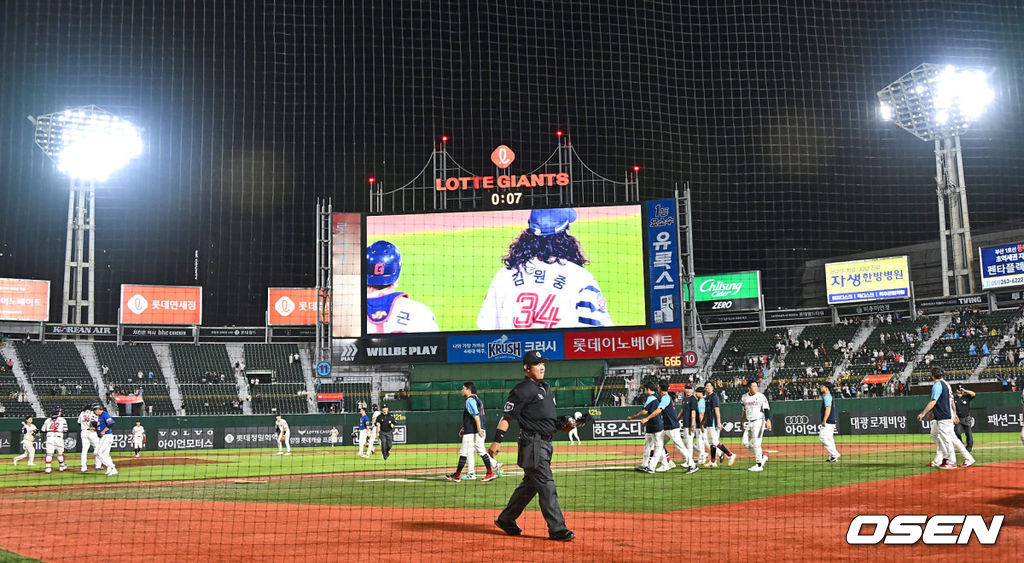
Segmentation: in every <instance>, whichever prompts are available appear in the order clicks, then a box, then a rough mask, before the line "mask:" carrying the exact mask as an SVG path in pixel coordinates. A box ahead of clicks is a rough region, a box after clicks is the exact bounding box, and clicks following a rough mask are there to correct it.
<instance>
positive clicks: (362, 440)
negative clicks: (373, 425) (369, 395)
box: [357, 408, 370, 457]
mask: <svg viewBox="0 0 1024 563" xmlns="http://www.w3.org/2000/svg"><path fill="white" fill-rule="evenodd" d="M369 435H370V416H369V415H368V414H366V409H365V408H360V409H359V436H358V438H357V440H359V451H358V452H357V455H359V457H370V454H368V453H363V447H364V446H366V439H367V438H368V437H369Z"/></svg>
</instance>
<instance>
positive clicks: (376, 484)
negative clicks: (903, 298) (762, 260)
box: [0, 433, 1024, 513]
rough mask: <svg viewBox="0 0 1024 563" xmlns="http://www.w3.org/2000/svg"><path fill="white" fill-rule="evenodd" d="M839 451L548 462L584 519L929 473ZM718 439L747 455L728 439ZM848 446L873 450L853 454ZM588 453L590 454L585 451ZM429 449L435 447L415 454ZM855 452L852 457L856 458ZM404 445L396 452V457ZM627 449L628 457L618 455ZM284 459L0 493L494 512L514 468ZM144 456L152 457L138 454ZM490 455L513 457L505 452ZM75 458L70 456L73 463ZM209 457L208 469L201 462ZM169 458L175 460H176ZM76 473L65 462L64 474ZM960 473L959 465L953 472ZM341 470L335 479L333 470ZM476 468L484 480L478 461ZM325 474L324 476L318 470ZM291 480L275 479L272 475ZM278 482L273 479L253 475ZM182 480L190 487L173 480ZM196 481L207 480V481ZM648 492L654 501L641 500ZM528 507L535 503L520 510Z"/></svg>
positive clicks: (914, 465) (907, 450)
mask: <svg viewBox="0 0 1024 563" xmlns="http://www.w3.org/2000/svg"><path fill="white" fill-rule="evenodd" d="M837 441H838V443H839V449H840V451H841V452H842V451H843V449H844V446H845V447H846V449H847V451H848V452H850V453H847V454H844V456H843V458H842V460H841V461H840V463H837V464H827V463H824V462H823V461H822V460H823V458H824V451H823V450H822V449H821V447H820V445H819V444H818V443H817V440H816V439H815V438H814V437H809V438H786V439H778V440H772V439H769V440H766V442H765V449H766V451H767V452H768V454H769V456H774V455H776V454H775V452H779V451H781V452H783V454H782V455H780V456H779V457H777V458H776V459H770V461H769V463H768V468H767V469H766V471H764V472H762V473H751V472H748V471H746V469H747V467H748V466H749V465H750V458H749V456H747V457H741V458H740V459H739V460H738V461H737V463H736V464H735V465H734V466H732V467H726V466H724V464H723V466H722V467H719V468H716V469H702V470H700V471H699V472H697V473H696V474H693V475H686V474H684V473H683V472H682V471H681V470H679V469H678V468H677V469H675V470H672V471H670V472H667V473H659V474H654V475H646V474H640V473H636V472H634V471H632V466H633V465H635V464H636V462H637V459H636V455H635V453H634V452H635V451H636V447H635V446H637V445H638V442H636V441H631V442H589V443H588V444H587V445H585V446H582V447H570V446H568V445H566V444H564V443H561V444H556V448H555V452H556V453H555V456H554V459H553V462H554V463H556V464H559V463H566V464H567V465H563V466H556V468H555V479H556V482H557V484H558V489H559V496H560V498H561V502H562V505H563V507H564V508H566V509H568V510H573V511H585V512H587V511H593V512H638V513H642V512H655V511H657V512H662V511H664V508H665V507H666V506H671V507H673V508H674V509H684V508H693V507H701V506H710V505H716V504H726V503H731V502H740V501H745V500H752V499H758V498H765V497H770V496H777V495H784V494H791V493H798V492H803V491H808V490H815V489H822V488H827V487H833V486H839V485H846V484H851V483H858V482H864V481H875V480H881V479H891V478H897V477H905V476H909V475H917V474H921V473H930V472H934V471H936V470H934V469H931V468H927V467H925V463H926V462H927V461H929V460H930V459H931V455H932V452H933V450H932V449H931V447H930V445H931V442H930V440H929V438H928V436H926V435H892V436H853V437H851V436H842V437H839V439H838V440H837ZM726 444H727V445H728V446H729V447H730V448H732V449H733V450H734V451H737V452H740V455H741V456H742V455H745V454H746V452H745V451H744V450H743V449H742V447H741V446H740V445H739V444H738V443H736V441H735V440H727V441H726ZM858 444H876V445H878V446H876V447H870V448H866V449H865V448H864V447H863V446H858ZM588 446H589V447H588ZM431 447H438V448H443V449H444V451H443V452H433V451H415V450H417V449H419V450H423V449H427V448H431ZM857 448H860V451H855V450H856V449H857ZM403 450H405V451H403ZM626 450H629V451H626ZM294 451H295V455H292V456H276V455H273V452H272V451H268V450H231V451H226V450H220V451H217V452H206V453H203V452H172V453H169V454H166V456H165V454H163V453H154V452H149V453H147V454H145V456H144V458H143V460H147V461H146V463H153V465H141V466H136V467H133V466H132V465H130V464H131V463H132V462H133V461H134V460H133V459H131V458H130V457H126V456H124V455H121V456H118V457H115V462H117V461H121V462H122V467H121V475H119V476H117V477H113V478H111V477H106V476H105V475H103V474H102V473H100V472H90V473H86V474H81V473H78V472H77V471H75V472H70V471H69V472H67V473H62V474H61V473H54V474H51V475H43V474H41V473H39V470H40V467H39V466H38V465H37V466H36V467H35V468H32V469H34V470H35V471H29V468H27V467H24V466H19V467H17V468H15V467H13V466H11V465H10V464H4V465H3V466H0V487H2V488H4V489H7V490H6V491H5V492H6V493H14V492H15V491H12V490H10V488H11V487H25V489H23V490H22V491H17V493H20V494H19V495H18V496H19V497H20V498H45V499H112V498H118V499H162V500H220V501H250V502H276V503H299V504H328V505H330V504H334V505H364V506H366V505H374V506H400V507H422V508H433V507H460V508H486V509H500V508H501V507H502V506H504V503H505V502H506V501H507V499H508V496H509V494H510V493H511V492H512V489H514V488H515V486H516V485H517V484H518V483H519V477H520V475H521V472H520V471H519V470H518V468H515V467H511V468H509V469H508V471H507V472H506V476H505V477H504V478H502V479H498V480H496V481H493V482H491V483H481V482H479V481H464V482H462V483H451V482H448V481H446V480H444V478H443V475H444V474H445V473H448V472H450V471H451V470H452V466H453V464H454V463H455V461H456V458H457V453H456V451H457V447H456V446H455V445H448V444H442V445H437V446H408V447H406V446H397V447H396V448H395V450H394V451H393V455H392V458H391V459H390V460H389V461H388V462H384V461H382V460H381V459H380V457H379V456H375V457H374V458H373V459H370V460H365V459H362V458H359V457H357V456H355V455H354V454H353V452H354V448H351V447H345V448H338V449H337V450H334V451H325V450H322V449H318V450H301V449H298V448H296V449H295V450H294ZM975 456H976V457H977V458H978V462H979V466H980V465H985V464H988V463H996V462H1005V461H1013V460H1020V459H1024V448H1022V447H1021V445H1020V440H1019V438H1018V437H1017V435H1016V434H1008V433H993V434H978V435H976V448H975ZM149 458H151V459H149ZM167 458H176V459H178V460H181V459H183V458H184V459H185V460H186V461H185V463H184V464H179V465H162V464H161V463H162V459H167ZM499 459H505V460H506V461H510V460H514V454H512V453H511V452H505V453H504V454H503V455H502V456H500V457H499ZM73 461H74V462H75V463H77V460H73ZM210 462H212V463H210ZM179 463H180V462H179ZM75 467H77V465H73V466H72V469H74V468H75ZM964 471H970V469H967V470H964ZM339 473H346V474H345V475H338V474H339ZM478 473H479V474H480V475H482V474H483V471H482V467H480V465H479V460H478ZM317 474H324V475H317ZM288 475H291V476H296V477H295V478H281V476H288ZM268 477H278V478H275V479H261V478H268ZM181 480H198V482H197V481H190V482H188V483H181V482H180V481H181ZM203 480H213V481H210V482H208V483H204V482H202V481H203ZM139 482H142V483H145V482H149V483H151V484H149V485H144V486H133V487H102V488H96V487H92V488H90V487H89V486H84V487H81V488H61V489H59V490H53V489H49V488H47V489H42V490H37V489H34V488H33V486H34V485H72V486H73V485H75V484H83V485H90V484H110V483H139ZM655 491H656V493H657V495H658V498H659V499H660V500H659V502H658V503H655V504H652V503H651V502H650V498H651V497H650V495H651V494H653V492H655ZM531 508H533V509H536V503H534V504H533V505H531Z"/></svg>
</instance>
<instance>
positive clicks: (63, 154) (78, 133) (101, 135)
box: [28, 106, 142, 324]
mask: <svg viewBox="0 0 1024 563" xmlns="http://www.w3.org/2000/svg"><path fill="white" fill-rule="evenodd" d="M28 119H29V121H31V122H32V124H33V125H35V135H34V136H35V142H36V145H37V146H39V148H40V149H42V150H43V152H44V153H46V156H48V157H50V159H51V160H53V161H54V163H56V165H57V170H59V171H61V172H63V173H64V174H67V176H68V178H69V179H70V188H71V189H70V193H69V194H68V233H67V242H66V245H65V252H64V304H63V307H62V308H61V322H62V323H73V324H82V323H83V321H84V322H86V323H87V324H94V323H95V322H96V316H95V313H94V309H95V307H94V304H95V302H96V301H95V297H96V290H95V288H96V258H95V254H96V184H98V183H102V182H104V181H105V180H106V179H107V178H109V177H110V176H111V175H112V174H113V173H115V172H117V171H118V170H120V169H121V168H123V167H124V166H125V165H127V164H128V163H129V162H130V161H131V160H132V159H134V158H136V157H138V156H139V155H140V154H142V135H141V133H140V132H139V130H138V129H137V128H136V127H135V126H134V125H132V124H131V123H129V122H128V121H125V120H123V119H121V118H119V117H118V116H116V115H114V114H112V113H110V112H108V111H106V110H104V109H102V108H99V107H97V106H82V107H78V108H73V109H67V110H64V111H61V112H56V113H49V114H46V115H40V116H38V117H32V116H29V118H28ZM83 309H84V313H85V317H84V318H83Z"/></svg>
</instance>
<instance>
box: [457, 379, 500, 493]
mask: <svg viewBox="0 0 1024 563" xmlns="http://www.w3.org/2000/svg"><path fill="white" fill-rule="evenodd" d="M462 396H463V397H464V398H465V399H466V404H465V406H464V407H463V409H462V427H461V428H459V437H461V438H462V448H461V449H460V450H459V465H458V467H457V468H456V469H455V473H452V474H451V475H448V476H446V477H445V478H446V479H448V480H449V481H454V482H456V483H458V482H459V481H461V480H462V470H463V468H465V466H466V462H467V461H469V460H472V459H473V454H474V453H476V454H477V455H479V456H480V459H482V460H483V461H484V467H486V468H487V475H485V476H484V478H483V479H481V481H482V482H485V483H486V482H487V481H493V480H495V479H497V478H498V476H497V475H496V474H495V473H494V470H493V466H492V465H491V456H490V455H488V453H487V450H486V449H484V440H485V439H486V437H487V431H486V430H485V429H484V425H485V424H486V419H485V418H484V403H483V401H481V400H480V398H479V397H478V396H477V394H476V384H474V383H473V382H472V381H467V382H465V383H463V384H462ZM469 473H470V474H472V473H473V466H472V465H470V468H469ZM473 478H476V475H473Z"/></svg>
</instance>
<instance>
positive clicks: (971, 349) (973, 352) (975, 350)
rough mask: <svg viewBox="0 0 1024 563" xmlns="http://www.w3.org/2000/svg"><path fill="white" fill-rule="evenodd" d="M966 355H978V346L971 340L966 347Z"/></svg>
mask: <svg viewBox="0 0 1024 563" xmlns="http://www.w3.org/2000/svg"><path fill="white" fill-rule="evenodd" d="M967 355H968V356H977V355H978V348H977V347H976V346H975V345H974V343H973V342H972V343H971V345H970V346H968V347H967Z"/></svg>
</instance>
